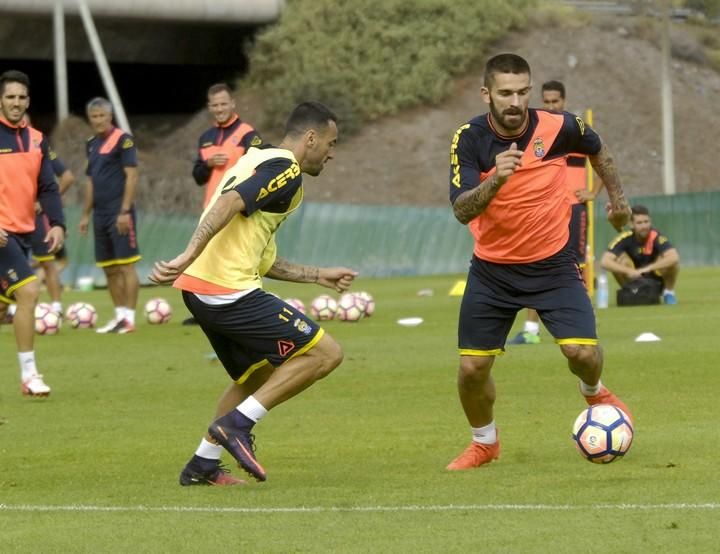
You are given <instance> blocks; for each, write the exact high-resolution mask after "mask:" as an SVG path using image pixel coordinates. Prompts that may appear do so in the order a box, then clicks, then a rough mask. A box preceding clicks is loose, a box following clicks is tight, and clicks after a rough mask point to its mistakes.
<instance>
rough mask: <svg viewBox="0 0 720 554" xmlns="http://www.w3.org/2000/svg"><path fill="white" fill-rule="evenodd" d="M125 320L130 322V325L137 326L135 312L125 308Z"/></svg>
mask: <svg viewBox="0 0 720 554" xmlns="http://www.w3.org/2000/svg"><path fill="white" fill-rule="evenodd" d="M125 319H126V320H127V321H129V322H130V325H135V310H131V309H130V308H125Z"/></svg>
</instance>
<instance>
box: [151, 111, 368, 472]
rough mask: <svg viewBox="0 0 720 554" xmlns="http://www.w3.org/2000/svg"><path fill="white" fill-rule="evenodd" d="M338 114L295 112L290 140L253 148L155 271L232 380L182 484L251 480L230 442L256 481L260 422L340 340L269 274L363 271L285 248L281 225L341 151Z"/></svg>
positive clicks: (312, 377)
mask: <svg viewBox="0 0 720 554" xmlns="http://www.w3.org/2000/svg"><path fill="white" fill-rule="evenodd" d="M336 120H337V118H336V117H335V115H334V114H333V113H332V112H331V111H330V110H329V109H328V108H327V107H325V106H323V105H322V104H320V103H317V102H306V103H303V104H300V105H299V106H297V107H296V108H295V110H294V111H293V112H292V114H291V115H290V118H289V121H288V125H287V129H288V132H287V133H286V134H285V137H284V138H283V140H282V142H281V143H280V144H279V145H278V146H277V147H273V146H271V145H269V144H266V145H263V146H261V147H259V148H255V147H251V148H250V149H249V150H248V152H247V154H245V155H244V156H243V157H242V158H241V159H240V160H239V161H238V163H237V164H235V166H233V168H232V169H230V170H229V171H228V172H227V173H226V174H225V176H224V177H223V180H222V183H221V186H220V187H218V188H217V190H216V191H215V194H214V195H213V197H212V198H211V200H210V203H209V204H208V206H207V208H205V211H204V212H203V215H202V216H201V218H200V223H199V224H198V227H197V229H196V230H195V232H194V233H193V236H192V238H191V239H190V242H189V244H188V246H187V248H186V249H185V251H184V252H183V253H182V254H180V255H179V256H177V257H176V258H175V259H173V260H171V261H169V262H158V263H156V264H155V267H154V269H153V272H152V275H151V277H150V278H151V280H153V281H154V282H156V283H171V282H174V286H175V287H176V288H179V289H181V290H182V291H183V292H182V295H183V299H184V301H185V305H186V306H187V308H188V309H189V310H190V312H191V313H192V314H193V316H194V317H195V320H196V321H197V323H198V325H200V327H201V329H202V330H203V332H204V333H205V335H207V337H208V340H209V341H210V344H211V345H212V347H213V348H214V350H215V353H216V354H217V356H218V358H219V360H220V361H221V362H222V364H223V366H224V367H225V370H226V371H227V373H228V374H229V375H230V377H231V379H232V380H233V383H231V384H230V385H229V387H228V388H227V389H226V390H225V393H224V394H223V395H222V397H221V398H220V401H219V403H218V406H217V412H216V419H215V421H213V422H212V424H211V425H210V427H209V429H208V434H207V435H206V437H205V438H203V439H202V441H201V443H200V446H199V447H198V449H197V450H196V452H195V455H194V456H193V457H192V458H191V459H190V461H189V462H188V463H187V465H186V466H185V468H184V469H183V470H182V473H181V474H180V484H181V485H185V486H187V485H196V484H214V485H236V484H240V483H243V481H240V480H239V479H236V478H234V477H232V476H230V475H228V473H227V470H225V469H224V468H223V467H222V466H221V465H220V454H221V452H222V448H225V449H226V450H227V451H228V452H230V454H231V455H232V456H233V457H234V458H235V459H236V460H237V462H238V464H239V465H240V467H242V468H243V469H244V470H245V471H247V472H248V473H249V474H250V475H252V476H253V477H254V478H255V479H257V480H258V481H264V480H265V479H266V473H265V469H264V468H263V467H262V466H261V465H260V463H259V462H258V461H257V459H256V458H255V454H254V438H253V435H252V434H251V432H252V429H253V426H254V425H255V423H256V422H257V421H258V420H259V419H260V418H262V417H263V416H265V415H266V414H267V412H268V410H270V409H272V408H274V407H275V406H277V405H279V404H281V403H282V402H285V401H286V400H289V399H290V398H292V397H293V396H295V395H297V394H299V393H300V392H302V391H303V390H305V389H306V388H307V387H309V386H310V385H312V384H313V383H314V382H315V381H317V380H318V379H321V378H323V377H325V376H326V375H328V374H329V373H330V372H331V371H332V370H333V369H335V368H336V367H337V366H338V365H339V364H340V362H341V361H342V356H343V355H342V350H341V349H340V346H339V345H338V344H337V343H336V342H335V341H334V340H333V339H332V338H331V337H330V336H329V335H328V334H327V333H325V331H324V330H323V329H322V328H321V327H320V326H319V325H318V324H317V323H316V322H315V321H313V320H312V319H309V318H307V317H305V315H303V314H302V313H301V312H299V311H298V310H296V309H295V308H293V307H292V306H290V305H288V304H286V303H285V302H283V301H282V300H280V299H279V298H277V297H276V296H274V295H272V294H269V293H267V292H265V291H264V290H263V289H262V277H263V276H266V277H270V278H272V279H280V280H284V281H294V282H297V283H317V284H319V285H322V286H325V287H329V288H332V289H335V290H337V291H338V292H340V291H343V290H346V289H347V288H348V287H349V286H350V284H351V283H352V281H353V279H354V278H355V276H356V273H355V272H354V271H352V270H351V269H348V268H346V267H312V266H306V265H300V264H296V263H293V262H290V261H288V260H285V259H283V258H280V257H278V256H277V247H276V243H275V233H276V232H277V229H278V227H279V225H280V224H281V223H282V222H283V221H284V220H285V219H286V218H287V217H288V216H289V215H290V214H291V213H292V212H294V211H295V210H296V209H297V208H298V207H299V206H300V203H301V202H302V196H303V188H302V175H301V174H302V173H307V174H308V175H319V174H320V172H321V171H322V169H323V167H324V166H325V164H326V163H327V162H328V161H329V160H331V159H332V158H333V150H334V148H335V143H336V141H337V133H338V131H337V124H336Z"/></svg>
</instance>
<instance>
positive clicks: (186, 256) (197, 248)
mask: <svg viewBox="0 0 720 554" xmlns="http://www.w3.org/2000/svg"><path fill="white" fill-rule="evenodd" d="M244 209H245V202H244V201H243V199H242V197H241V196H240V195H239V194H237V193H235V192H228V193H226V194H222V195H220V197H219V198H218V199H217V201H216V202H215V203H214V204H213V206H212V208H210V211H208V213H207V214H205V217H203V218H202V220H201V221H200V223H199V224H198V226H197V228H196V229H195V232H194V233H193V235H192V237H190V242H189V243H188V245H187V247H186V248H185V251H184V252H183V253H182V254H180V255H179V256H177V257H176V258H174V259H173V260H170V261H169V262H157V263H156V264H155V267H154V268H153V270H152V273H151V274H150V280H151V281H153V282H154V283H159V284H162V283H171V282H173V281H174V280H175V279H177V277H178V276H179V275H180V274H181V273H182V272H183V271H185V269H187V267H188V266H189V265H190V264H191V263H192V262H193V261H194V260H195V259H196V258H197V257H198V256H199V255H200V254H201V253H202V251H203V250H204V249H205V247H206V246H207V244H208V243H209V242H210V239H212V238H213V237H214V236H215V235H216V234H218V233H219V232H220V230H222V228H223V227H225V226H226V225H227V224H228V223H229V222H230V220H231V219H232V218H233V216H234V215H235V214H237V213H239V212H241V211H243V210H244Z"/></svg>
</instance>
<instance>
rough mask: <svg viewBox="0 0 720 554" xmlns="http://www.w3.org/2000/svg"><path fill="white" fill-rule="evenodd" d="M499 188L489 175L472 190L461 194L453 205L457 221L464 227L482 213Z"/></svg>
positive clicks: (493, 178) (496, 180) (494, 179)
mask: <svg viewBox="0 0 720 554" xmlns="http://www.w3.org/2000/svg"><path fill="white" fill-rule="evenodd" d="M501 186H502V184H501V183H499V182H498V179H497V178H496V177H495V175H491V176H490V177H488V178H487V179H485V180H484V181H483V182H482V183H480V184H479V185H478V186H476V187H475V188H474V189H472V190H468V191H466V192H463V193H462V194H461V195H460V196H458V197H457V199H456V200H455V203H454V204H453V212H454V213H455V217H456V218H457V220H458V221H459V222H460V223H462V224H463V225H466V224H468V223H470V222H471V221H472V220H473V219H475V218H476V217H477V216H479V215H480V214H481V213H483V212H484V211H485V208H487V207H488V204H490V201H491V200H492V199H493V198H494V197H495V195H496V194H497V191H498V190H500V187H501Z"/></svg>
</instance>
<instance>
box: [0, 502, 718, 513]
mask: <svg viewBox="0 0 720 554" xmlns="http://www.w3.org/2000/svg"><path fill="white" fill-rule="evenodd" d="M718 509H720V503H716V502H708V503H699V504H698V503H695V504H693V503H672V504H467V505H462V504H439V505H427V506H422V505H408V506H295V507H293V506H288V507H276V508H257V507H256V508H242V507H228V508H222V507H212V506H142V505H140V506H93V505H87V504H70V505H64V506H63V505H56V506H52V505H33V504H0V512H3V511H4V512H192V513H229V514H237V513H242V514H269V513H281V514H282V513H288V514H292V513H328V512H364V513H368V512H369V513H372V512H378V513H381V512H465V511H477V512H522V511H539V512H543V511H561V512H563V511H564V512H569V511H576V510H597V511H604V510H628V511H649V510H664V511H686V510H690V511H692V510H718Z"/></svg>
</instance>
